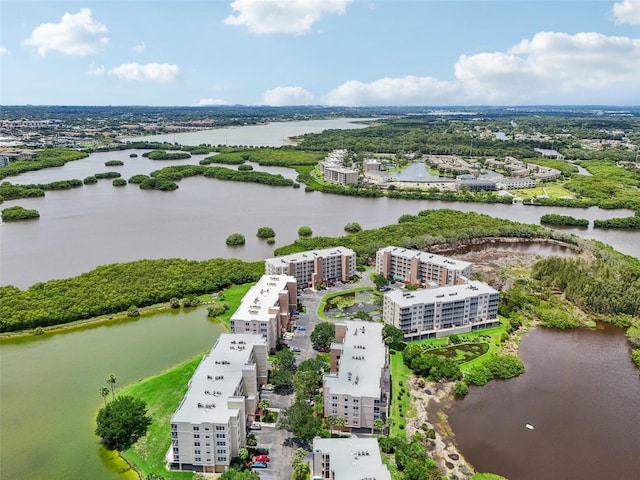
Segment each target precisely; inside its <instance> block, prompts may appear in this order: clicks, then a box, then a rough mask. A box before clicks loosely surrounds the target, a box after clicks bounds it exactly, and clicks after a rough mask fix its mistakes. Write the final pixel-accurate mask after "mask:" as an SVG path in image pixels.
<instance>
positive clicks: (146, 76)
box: [109, 63, 182, 83]
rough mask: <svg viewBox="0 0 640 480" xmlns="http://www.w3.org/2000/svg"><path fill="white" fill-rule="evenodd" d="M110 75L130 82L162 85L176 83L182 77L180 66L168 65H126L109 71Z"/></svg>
mask: <svg viewBox="0 0 640 480" xmlns="http://www.w3.org/2000/svg"><path fill="white" fill-rule="evenodd" d="M109 75H113V76H114V77H118V78H119V79H121V80H128V81H148V82H160V83H175V82H177V81H179V80H180V79H181V78H182V76H181V72H180V67H179V66H178V65H169V64H167V63H148V64H146V65H139V64H137V63H125V64H122V65H120V66H118V67H115V68H112V69H111V70H109Z"/></svg>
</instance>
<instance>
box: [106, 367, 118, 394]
mask: <svg viewBox="0 0 640 480" xmlns="http://www.w3.org/2000/svg"><path fill="white" fill-rule="evenodd" d="M116 380H117V378H116V374H115V373H110V374H109V375H108V376H107V383H108V384H109V385H110V386H111V400H113V399H115V393H114V391H113V389H114V387H115V385H116Z"/></svg>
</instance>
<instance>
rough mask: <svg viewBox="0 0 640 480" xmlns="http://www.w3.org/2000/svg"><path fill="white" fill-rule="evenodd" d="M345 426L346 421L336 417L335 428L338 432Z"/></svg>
mask: <svg viewBox="0 0 640 480" xmlns="http://www.w3.org/2000/svg"><path fill="white" fill-rule="evenodd" d="M346 424H347V421H346V420H345V419H344V417H336V427H338V428H339V429H340V431H342V429H343V428H344V426H345V425H346Z"/></svg>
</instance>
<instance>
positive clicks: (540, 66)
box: [455, 32, 640, 103]
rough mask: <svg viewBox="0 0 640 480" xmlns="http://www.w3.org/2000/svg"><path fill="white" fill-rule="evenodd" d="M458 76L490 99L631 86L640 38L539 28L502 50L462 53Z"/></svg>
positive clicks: (638, 69)
mask: <svg viewBox="0 0 640 480" xmlns="http://www.w3.org/2000/svg"><path fill="white" fill-rule="evenodd" d="M455 75H456V78H457V80H458V81H459V82H461V83H462V85H463V88H464V90H465V92H466V94H467V95H468V96H470V97H471V98H475V99H477V100H478V101H482V100H483V99H484V100H486V101H488V102H492V103H497V102H508V103H509V102H527V101H531V100H535V99H536V98H542V97H543V96H545V95H546V96H548V95H551V94H557V93H558V92H560V93H563V92H566V93H577V92H579V91H584V90H591V91H594V90H602V89H605V88H609V87H611V86H613V85H615V84H624V83H628V84H629V85H630V86H632V85H634V82H635V85H637V82H638V78H640V39H633V38H628V37H608V36H606V35H602V34H599V33H578V34H576V35H569V34H566V33H555V32H541V33H538V34H536V35H535V36H534V37H533V39H531V40H523V41H522V42H520V43H519V44H518V45H516V46H514V47H513V48H511V49H510V50H508V51H507V52H504V53H503V52H496V53H481V54H477V55H472V56H467V55H462V56H461V57H460V59H459V60H458V62H457V63H456V65H455ZM636 90H637V87H636Z"/></svg>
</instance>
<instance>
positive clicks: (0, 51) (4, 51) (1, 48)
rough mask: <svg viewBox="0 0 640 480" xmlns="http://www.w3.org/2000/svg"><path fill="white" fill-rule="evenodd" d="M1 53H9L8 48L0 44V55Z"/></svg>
mask: <svg viewBox="0 0 640 480" xmlns="http://www.w3.org/2000/svg"><path fill="white" fill-rule="evenodd" d="M2 55H9V49H7V47H5V46H3V45H0V57H1V56H2Z"/></svg>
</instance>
